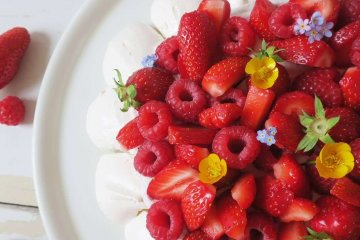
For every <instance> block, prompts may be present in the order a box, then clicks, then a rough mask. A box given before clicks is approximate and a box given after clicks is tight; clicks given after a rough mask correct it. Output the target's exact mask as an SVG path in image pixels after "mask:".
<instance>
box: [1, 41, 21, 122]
mask: <svg viewBox="0 0 360 240" xmlns="http://www.w3.org/2000/svg"><path fill="white" fill-rule="evenodd" d="M0 41H1V37H0ZM24 117H25V105H24V103H23V102H22V101H21V99H20V98H18V97H14V96H8V97H6V98H4V99H3V100H1V101H0V124H5V125H9V126H16V125H19V124H20V123H21V122H22V121H23V120H24Z"/></svg>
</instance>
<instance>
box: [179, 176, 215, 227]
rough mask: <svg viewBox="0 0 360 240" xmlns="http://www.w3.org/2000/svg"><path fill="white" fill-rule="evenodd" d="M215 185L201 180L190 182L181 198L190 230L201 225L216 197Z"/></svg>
mask: <svg viewBox="0 0 360 240" xmlns="http://www.w3.org/2000/svg"><path fill="white" fill-rule="evenodd" d="M215 194H216V189H215V187H214V186H212V185H209V184H204V183H202V182H200V181H197V182H194V183H192V184H190V185H189V186H188V187H187V188H186V189H185V191H184V193H183V195H182V198H181V208H182V211H183V214H184V219H185V222H186V225H187V227H188V229H189V230H190V231H194V230H195V229H198V228H200V227H201V225H202V224H203V222H204V221H205V218H206V215H207V213H208V212H209V210H210V207H211V205H212V203H213V201H214V199H215Z"/></svg>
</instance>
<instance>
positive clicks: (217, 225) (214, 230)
mask: <svg viewBox="0 0 360 240" xmlns="http://www.w3.org/2000/svg"><path fill="white" fill-rule="evenodd" d="M201 230H203V231H204V233H206V235H207V236H209V238H210V239H212V240H215V239H219V238H220V237H221V236H222V235H223V234H224V228H223V226H222V224H221V222H220V219H219V217H218V214H217V211H216V206H215V205H213V206H212V207H211V208H210V210H209V212H208V213H207V216H206V219H205V221H204V223H203V225H202V226H201Z"/></svg>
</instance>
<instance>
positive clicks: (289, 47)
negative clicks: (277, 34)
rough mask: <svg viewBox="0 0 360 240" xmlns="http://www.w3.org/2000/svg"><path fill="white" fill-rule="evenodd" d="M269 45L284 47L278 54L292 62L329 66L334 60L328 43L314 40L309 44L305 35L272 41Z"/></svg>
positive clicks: (311, 65) (321, 66)
mask: <svg viewBox="0 0 360 240" xmlns="http://www.w3.org/2000/svg"><path fill="white" fill-rule="evenodd" d="M271 45H273V46H275V47H276V48H278V49H284V51H281V52H279V56H280V57H281V58H283V59H284V60H286V61H289V62H292V63H296V64H300V65H306V66H310V67H320V68H327V67H331V66H332V65H333V64H334V61H335V53H334V51H333V50H332V49H331V47H330V46H329V45H327V44H326V43H325V42H324V41H315V42H314V43H312V44H309V42H308V38H307V37H305V36H298V37H293V38H288V39H283V40H279V41H274V42H272V43H271Z"/></svg>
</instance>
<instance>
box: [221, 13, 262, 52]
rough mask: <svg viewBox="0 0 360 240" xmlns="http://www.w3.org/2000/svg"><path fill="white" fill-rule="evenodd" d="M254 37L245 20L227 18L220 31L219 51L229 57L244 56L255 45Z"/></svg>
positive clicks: (235, 17) (236, 17)
mask: <svg viewBox="0 0 360 240" xmlns="http://www.w3.org/2000/svg"><path fill="white" fill-rule="evenodd" d="M255 39H256V35H255V32H254V30H253V29H252V28H251V26H250V24H249V23H248V21H246V19H244V18H242V17H238V16H234V17H231V18H229V19H228V20H227V21H226V22H225V24H224V26H223V28H222V31H221V40H220V44H221V49H222V51H223V52H224V53H225V54H226V55H229V56H234V57H236V56H238V57H240V56H246V55H247V54H248V53H249V52H250V50H249V48H253V47H254V45H255Z"/></svg>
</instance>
